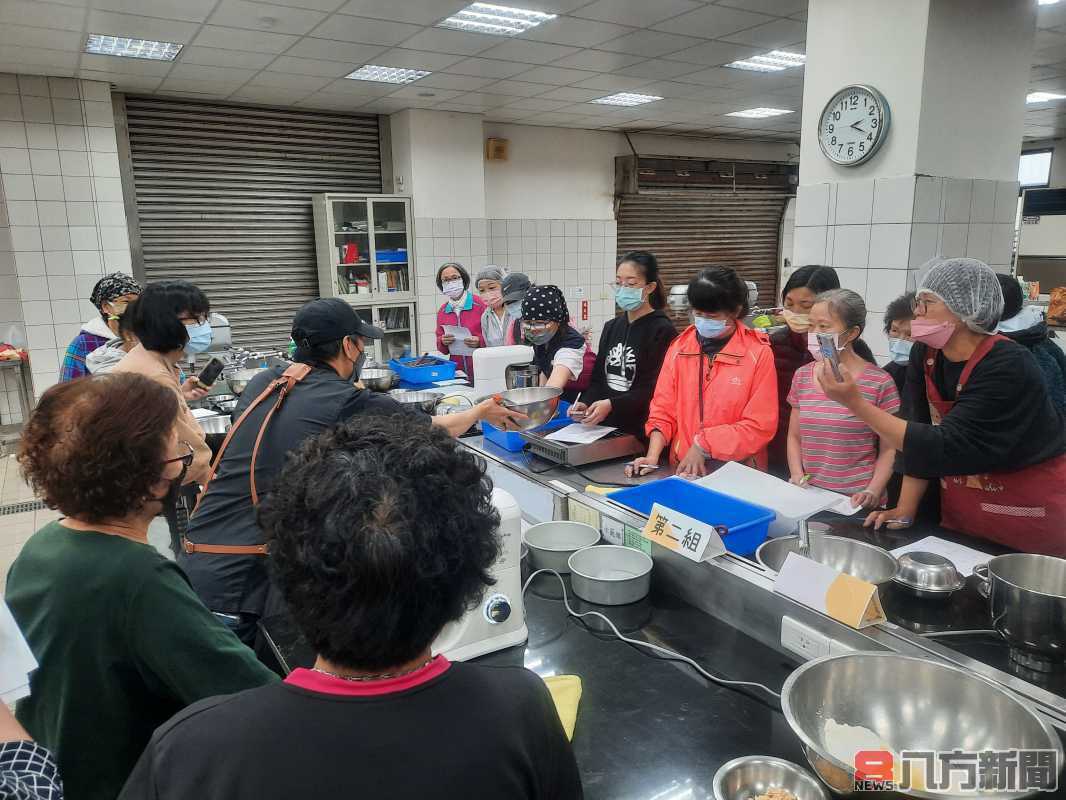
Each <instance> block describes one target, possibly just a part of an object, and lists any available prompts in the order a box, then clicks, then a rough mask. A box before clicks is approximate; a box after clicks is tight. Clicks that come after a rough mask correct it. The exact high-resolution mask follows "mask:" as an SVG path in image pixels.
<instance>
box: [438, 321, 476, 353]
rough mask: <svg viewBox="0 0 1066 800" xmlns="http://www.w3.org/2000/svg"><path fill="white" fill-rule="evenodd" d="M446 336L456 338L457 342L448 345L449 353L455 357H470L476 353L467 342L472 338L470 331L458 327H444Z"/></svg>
mask: <svg viewBox="0 0 1066 800" xmlns="http://www.w3.org/2000/svg"><path fill="white" fill-rule="evenodd" d="M443 327H444V335H445V336H447V335H449V334H450V335H452V336H454V337H455V341H454V342H452V343H451V344H450V345H448V353H449V354H451V355H453V356H468V355H471V354H472V353H473V352H474V349H473V348H472V347H470V345H468V344H467V343H466V340H467V339H469V338H470V331H469V330H467V329H466V328H461V327H459V326H458V325H444V326H443Z"/></svg>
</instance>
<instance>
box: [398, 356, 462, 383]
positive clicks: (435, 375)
mask: <svg viewBox="0 0 1066 800" xmlns="http://www.w3.org/2000/svg"><path fill="white" fill-rule="evenodd" d="M419 358H421V356H419V357H417V358H400V359H395V358H394V359H392V360H391V361H389V366H390V367H391V368H392V369H393V370H395V371H396V374H397V375H399V376H400V380H401V381H407V382H408V383H416V384H418V383H432V382H433V381H449V380H451V379H452V378H454V377H455V366H456V365H455V362H454V361H449V360H448V359H446V358H437V357H436V356H426V358H432V359H433V361H434V363H432V364H429V365H427V366H425V367H411V366H408V364H409V363H410V362H412V361H418V360H419Z"/></svg>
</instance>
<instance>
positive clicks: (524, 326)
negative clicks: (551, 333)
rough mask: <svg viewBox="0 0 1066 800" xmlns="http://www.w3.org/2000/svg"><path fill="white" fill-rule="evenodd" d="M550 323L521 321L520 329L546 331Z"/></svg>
mask: <svg viewBox="0 0 1066 800" xmlns="http://www.w3.org/2000/svg"><path fill="white" fill-rule="evenodd" d="M550 325H551V323H549V322H543V323H536V324H533V323H529V322H523V323H522V330H524V331H527V332H529V333H547V332H548V330H550Z"/></svg>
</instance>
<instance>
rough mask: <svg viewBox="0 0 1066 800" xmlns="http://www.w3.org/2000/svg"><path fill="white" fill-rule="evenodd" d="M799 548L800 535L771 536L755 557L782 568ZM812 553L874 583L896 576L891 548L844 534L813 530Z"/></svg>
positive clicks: (821, 561) (768, 565)
mask: <svg viewBox="0 0 1066 800" xmlns="http://www.w3.org/2000/svg"><path fill="white" fill-rule="evenodd" d="M798 551H799V537H798V536H782V537H781V538H779V539H768V540H767V541H765V542H763V543H762V544H761V545H759V549H758V550H756V551H755V560H756V561H758V562H759V563H760V564H762V565H763V566H764V567H766V568H767V569H772V570H773V571H774V572H780V571H781V567H783V566H784V564H785V559H786V558H787V557H788V554H789V553H795V552H798ZM808 557H809V558H810V559H811V560H812V561H817V562H818V563H819V564H825V565H826V566H827V567H832V568H833V569H835V570H837V571H838V572H843V573H845V574H847V575H854V576H855V577H856V578H858V579H860V580H864V581H868V582H870V583H873V584H881V583H885V582H886V581H890V580H892V578H893V577H895V575H896V569H897V566H898V565H897V564H896V557H895V556H893V555H892V554H891V553H890V552H888V551H887V550H883V549H882V548H880V547H876V546H875V545H872V544H866V542H860V541H858V540H856V539H848V538H846V537H844V536H823V535H821V534H817V533H815V532H814V531H811V549H810V553H809V554H808Z"/></svg>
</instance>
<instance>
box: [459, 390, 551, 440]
mask: <svg viewBox="0 0 1066 800" xmlns="http://www.w3.org/2000/svg"><path fill="white" fill-rule="evenodd" d="M562 393H563V390H562V389H555V388H552V387H549V386H531V387H528V388H525V389H508V390H507V391H505V392H497V393H496V394H490V395H486V396H485V397H482V398H479V399H478V402H479V403H480V402H481V401H482V400H488V399H489V398H494V397H498V398H500V400H501V401H502V403H503V405H504V406H506V407H507V408H510V409H512V410H514V411H520V412H522V413H523V414H525V415H526V416H527V417H528V419H522V420H515V424H516V425H517V426H518V427H519V428H520V429H521V430H524V431H528V430H531V429H533V428H539V427H540V426H541V425H543V424H544V423H545V422H547V421H548V420H550V419H551V418H552V417H554V416H555V412H556V411H557V410H558V408H559V397H560V396H561V395H562Z"/></svg>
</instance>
